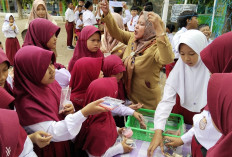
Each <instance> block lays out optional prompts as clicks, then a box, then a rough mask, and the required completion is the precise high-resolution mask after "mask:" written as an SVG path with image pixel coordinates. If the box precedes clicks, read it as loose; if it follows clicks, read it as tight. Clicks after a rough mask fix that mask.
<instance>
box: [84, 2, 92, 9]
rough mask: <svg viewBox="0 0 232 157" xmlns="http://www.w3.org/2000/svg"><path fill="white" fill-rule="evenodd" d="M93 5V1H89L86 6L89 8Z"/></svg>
mask: <svg viewBox="0 0 232 157" xmlns="http://www.w3.org/2000/svg"><path fill="white" fill-rule="evenodd" d="M92 5H93V3H92V2H90V1H87V2H86V3H85V8H86V9H89V7H91V6H92Z"/></svg>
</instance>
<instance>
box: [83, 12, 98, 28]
mask: <svg viewBox="0 0 232 157" xmlns="http://www.w3.org/2000/svg"><path fill="white" fill-rule="evenodd" d="M83 23H84V27H85V26H93V25H95V24H96V23H97V21H96V17H95V16H94V14H93V13H92V12H91V11H90V10H88V9H87V10H86V11H85V12H84V13H83Z"/></svg>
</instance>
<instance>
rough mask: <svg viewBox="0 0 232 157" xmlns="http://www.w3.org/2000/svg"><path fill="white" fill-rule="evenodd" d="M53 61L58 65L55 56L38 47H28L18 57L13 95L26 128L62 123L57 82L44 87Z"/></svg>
mask: <svg viewBox="0 0 232 157" xmlns="http://www.w3.org/2000/svg"><path fill="white" fill-rule="evenodd" d="M51 61H52V62H53V63H54V62H55V55H54V53H53V52H52V51H48V50H45V49H42V48H40V47H37V46H25V47H23V48H21V49H20V50H19V51H18V52H17V54H16V56H15V60H14V62H15V64H14V65H15V70H14V89H13V91H14V94H15V107H16V111H17V112H18V115H19V120H20V123H21V125H23V126H27V125H32V124H35V123H39V122H44V121H59V118H58V107H59V103H60V94H61V87H60V86H59V84H58V83H57V82H56V81H54V82H53V83H51V84H48V85H43V84H42V83H41V80H42V79H43V77H44V75H45V73H46V71H47V68H48V66H49V64H50V63H51Z"/></svg>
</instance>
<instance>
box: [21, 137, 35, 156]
mask: <svg viewBox="0 0 232 157" xmlns="http://www.w3.org/2000/svg"><path fill="white" fill-rule="evenodd" d="M19 157H37V155H36V154H35V152H34V150H33V143H32V142H31V139H30V138H29V137H28V136H27V138H26V140H25V142H24V146H23V151H22V152H21V154H20V155H19Z"/></svg>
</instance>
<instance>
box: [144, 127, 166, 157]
mask: <svg viewBox="0 0 232 157" xmlns="http://www.w3.org/2000/svg"><path fill="white" fill-rule="evenodd" d="M162 133H163V131H162V130H155V134H154V136H153V138H152V141H151V143H150V146H149V148H148V150H147V156H148V157H152V156H153V154H154V151H155V149H156V148H157V147H158V146H160V149H161V152H162V153H163V154H164V144H163V136H162Z"/></svg>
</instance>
